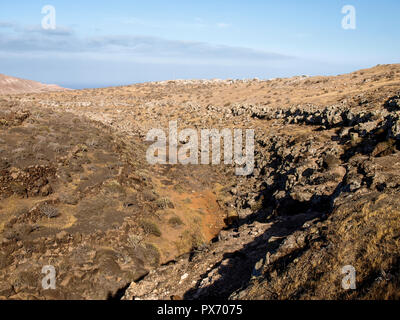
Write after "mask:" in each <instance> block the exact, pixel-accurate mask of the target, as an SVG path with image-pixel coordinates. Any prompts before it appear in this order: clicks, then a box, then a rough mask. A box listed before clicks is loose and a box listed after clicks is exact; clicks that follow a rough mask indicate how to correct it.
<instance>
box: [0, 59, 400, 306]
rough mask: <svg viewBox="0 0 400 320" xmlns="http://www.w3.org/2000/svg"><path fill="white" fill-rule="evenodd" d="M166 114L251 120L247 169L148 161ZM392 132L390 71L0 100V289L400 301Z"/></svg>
mask: <svg viewBox="0 0 400 320" xmlns="http://www.w3.org/2000/svg"><path fill="white" fill-rule="evenodd" d="M171 120H177V121H178V124H179V126H180V128H187V127H189V128H197V129H202V128H215V129H222V128H243V129H254V130H255V133H256V155H255V170H254V173H253V174H252V175H250V176H247V177H239V176H236V175H235V174H234V167H232V166H230V165H229V166H225V165H219V166H206V165H198V166H196V165H193V166H182V165H179V166H171V165H165V166H160V165H158V166H151V165H150V164H148V163H147V161H146V158H145V153H146V148H147V146H148V144H146V143H145V142H144V137H145V135H146V132H148V130H149V129H150V128H164V129H167V128H168V122H169V121H171ZM399 141H400V66H399V65H385V66H377V67H375V68H372V69H368V70H361V71H357V72H354V73H351V74H347V75H341V76H337V77H312V78H309V77H304V76H302V77H295V78H290V79H274V80H268V81H262V80H258V79H253V80H209V81H200V80H197V81H194V80H193V81H168V82H160V83H147V84H140V85H134V86H127V87H118V88H106V89H94V90H80V91H68V92H52V93H40V94H20V95H3V96H2V97H1V99H0V152H1V153H0V171H1V176H0V192H1V193H0V236H1V238H2V240H1V244H0V245H1V253H0V296H1V297H3V298H7V299H9V298H11V299H55V298H59V299H60V298H61V299H106V298H110V299H120V298H122V299H210V298H213V299H396V298H399V296H400V282H399V279H400V278H399V263H400V261H399V257H400V254H399V247H400V246H399V245H400V243H399V242H400V228H399V227H400V207H399V197H398V194H399V187H400V170H399V164H400V158H399V155H400V153H399V147H400V142H399ZM183 143H184V142H182V144H183ZM49 264H50V265H54V266H55V268H56V270H57V284H58V286H57V289H56V290H43V289H42V288H41V285H40V281H41V279H42V277H43V275H41V273H40V271H41V268H42V267H43V266H44V265H49ZM346 265H352V266H353V267H354V268H355V270H356V272H357V279H356V280H357V288H356V290H348V291H347V290H344V289H343V288H342V285H341V283H342V278H343V277H344V275H343V274H342V273H341V269H342V267H344V266H346Z"/></svg>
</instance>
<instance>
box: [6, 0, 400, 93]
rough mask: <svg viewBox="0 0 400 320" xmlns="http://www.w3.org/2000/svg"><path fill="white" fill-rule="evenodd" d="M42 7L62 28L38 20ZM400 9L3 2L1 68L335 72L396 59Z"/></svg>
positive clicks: (41, 75) (375, 5)
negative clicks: (348, 11) (350, 20)
mask: <svg viewBox="0 0 400 320" xmlns="http://www.w3.org/2000/svg"><path fill="white" fill-rule="evenodd" d="M44 5H52V6H54V8H55V9H56V23H57V24H56V30H43V29H42V28H41V21H42V19H43V17H44V15H43V14H42V13H41V10H42V7H43V6H44ZM344 5H353V6H354V7H355V9H356V19H357V20H356V29H355V30H345V29H343V28H342V24H341V21H342V19H343V17H344V14H342V12H341V10H342V7H343V6H344ZM399 12H400V2H399V1H398V0H380V1H379V0H346V1H338V0H303V1H299V0H296V1H295V0H281V1H268V0H262V1H261V0H248V1H242V0H230V1H228V0H213V1H212V0H203V1H194V0H186V1H184V0H169V1H165V0H163V1H161V0H157V1H155V0H148V1H133V0H114V1H106V0H96V1H95V0H85V1H72V0H68V1H67V0H46V1H34V0H18V1H9V0H3V1H1V2H0V73H4V74H7V75H13V76H18V77H22V78H28V79H33V80H37V81H41V82H46V83H56V84H59V85H62V86H66V87H70V88H83V87H99V86H111V85H122V84H130V83H136V82H144V81H157V80H167V79H193V78H253V77H258V78H263V79H268V78H275V77H288V76H293V75H302V74H306V75H317V74H322V75H331V74H339V73H345V72H351V71H354V70H356V69H360V68H367V67H371V66H374V65H376V64H384V63H398V62H399V54H400V50H399V49H400V41H399V36H398V35H399V33H400V19H398V14H399Z"/></svg>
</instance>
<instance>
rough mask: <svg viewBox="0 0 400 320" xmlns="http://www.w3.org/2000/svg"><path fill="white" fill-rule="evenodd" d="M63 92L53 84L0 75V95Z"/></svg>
mask: <svg viewBox="0 0 400 320" xmlns="http://www.w3.org/2000/svg"><path fill="white" fill-rule="evenodd" d="M61 90H65V89H64V88H62V87H59V86H57V85H55V84H43V83H40V82H36V81H32V80H25V79H20V78H15V77H10V76H6V75H4V74H0V94H15V93H39V92H48V91H61Z"/></svg>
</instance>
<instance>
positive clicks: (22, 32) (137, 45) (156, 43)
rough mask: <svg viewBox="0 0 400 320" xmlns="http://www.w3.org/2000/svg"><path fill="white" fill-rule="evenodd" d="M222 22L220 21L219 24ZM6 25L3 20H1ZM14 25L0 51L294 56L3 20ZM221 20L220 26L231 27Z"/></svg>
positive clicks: (169, 58)
mask: <svg viewBox="0 0 400 320" xmlns="http://www.w3.org/2000/svg"><path fill="white" fill-rule="evenodd" d="M219 25H220V24H219ZM0 26H2V24H0ZM3 26H4V27H5V28H10V27H11V28H14V32H8V33H5V34H3V35H2V36H1V37H0V52H3V53H9V54H35V55H38V54H41V55H43V56H45V55H50V54H54V53H57V54H62V55H63V56H66V55H71V54H74V55H83V54H85V55H86V56H90V55H92V56H93V57H98V56H102V57H106V56H109V57H110V58H112V57H115V56H118V57H122V56H123V57H124V58H129V59H131V60H134V59H136V61H139V60H141V61H143V60H145V61H161V62H165V63H168V62H178V63H179V62H180V61H182V63H184V61H186V62H188V61H195V62H200V63H202V62H204V63H207V62H219V63H227V62H228V63H232V62H235V61H236V63H253V62H254V61H255V62H258V63H259V62H266V61H276V60H287V59H290V58H291V57H289V56H287V55H284V54H280V53H274V52H267V51H263V50H257V49H252V48H245V47H234V46H227V45H218V44H210V43H205V42H194V41H180V40H169V39H164V38H159V37H150V36H121V35H108V36H101V37H88V38H80V37H77V36H76V35H75V34H74V32H73V30H71V29H69V28H66V27H58V28H57V29H56V30H43V29H41V28H40V26H28V27H26V26H25V27H21V26H15V25H11V24H6V23H3ZM227 26H228V25H227V24H223V25H222V24H221V25H220V27H227Z"/></svg>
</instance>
